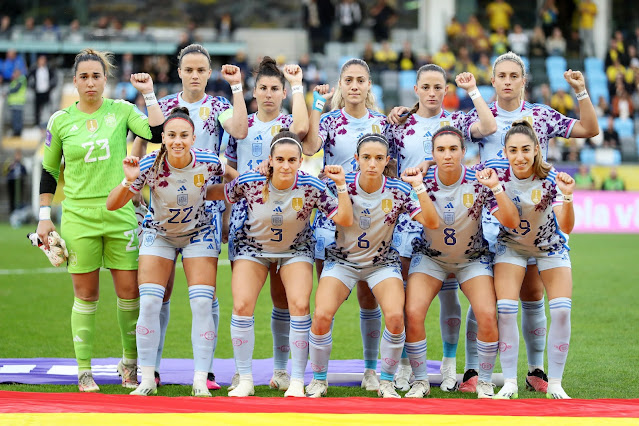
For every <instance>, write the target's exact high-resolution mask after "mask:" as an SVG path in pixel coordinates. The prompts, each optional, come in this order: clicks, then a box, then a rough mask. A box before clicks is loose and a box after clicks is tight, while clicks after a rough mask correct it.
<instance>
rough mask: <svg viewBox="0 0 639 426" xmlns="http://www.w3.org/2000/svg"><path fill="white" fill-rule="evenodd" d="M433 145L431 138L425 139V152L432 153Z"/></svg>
mask: <svg viewBox="0 0 639 426" xmlns="http://www.w3.org/2000/svg"><path fill="white" fill-rule="evenodd" d="M432 152H433V145H432V143H431V139H430V138H429V139H427V140H425V141H424V154H432Z"/></svg>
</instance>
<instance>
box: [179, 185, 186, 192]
mask: <svg viewBox="0 0 639 426" xmlns="http://www.w3.org/2000/svg"><path fill="white" fill-rule="evenodd" d="M178 191H180V192H184V191H186V186H184V185H182V186H181V187H179V188H178Z"/></svg>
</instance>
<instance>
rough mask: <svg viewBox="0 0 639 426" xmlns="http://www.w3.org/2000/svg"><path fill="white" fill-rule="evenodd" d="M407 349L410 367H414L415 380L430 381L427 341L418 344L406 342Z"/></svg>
mask: <svg viewBox="0 0 639 426" xmlns="http://www.w3.org/2000/svg"><path fill="white" fill-rule="evenodd" d="M405 347H406V354H407V355H408V359H409V360H410V365H411V366H412V367H413V374H414V375H415V380H428V370H427V368H426V367H427V365H426V350H427V342H426V339H424V340H420V341H418V342H406V344H405Z"/></svg>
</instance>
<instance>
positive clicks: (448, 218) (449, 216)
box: [444, 212, 455, 225]
mask: <svg viewBox="0 0 639 426" xmlns="http://www.w3.org/2000/svg"><path fill="white" fill-rule="evenodd" d="M444 223H445V224H446V225H452V224H453V223H455V212H444Z"/></svg>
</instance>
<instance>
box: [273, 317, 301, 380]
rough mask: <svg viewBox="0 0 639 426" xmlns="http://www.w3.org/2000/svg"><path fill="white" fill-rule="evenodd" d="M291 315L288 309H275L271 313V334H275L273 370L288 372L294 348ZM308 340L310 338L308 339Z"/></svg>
mask: <svg viewBox="0 0 639 426" xmlns="http://www.w3.org/2000/svg"><path fill="white" fill-rule="evenodd" d="M291 327H292V326H291V315H290V314H289V312H288V309H280V308H276V307H273V311H272V312H271V334H273V369H274V370H286V367H287V365H288V355H289V353H290V351H291V349H292V348H293V346H291V345H290V343H289V331H290V330H291ZM306 340H308V336H307V338H306Z"/></svg>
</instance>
